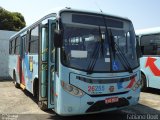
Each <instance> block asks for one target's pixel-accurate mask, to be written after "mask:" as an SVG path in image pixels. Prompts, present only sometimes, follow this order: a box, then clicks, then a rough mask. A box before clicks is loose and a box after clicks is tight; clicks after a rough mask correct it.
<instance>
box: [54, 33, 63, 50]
mask: <svg viewBox="0 0 160 120" xmlns="http://www.w3.org/2000/svg"><path fill="white" fill-rule="evenodd" d="M62 45H63V39H62V32H61V31H60V30H55V31H54V47H55V48H61V47H62Z"/></svg>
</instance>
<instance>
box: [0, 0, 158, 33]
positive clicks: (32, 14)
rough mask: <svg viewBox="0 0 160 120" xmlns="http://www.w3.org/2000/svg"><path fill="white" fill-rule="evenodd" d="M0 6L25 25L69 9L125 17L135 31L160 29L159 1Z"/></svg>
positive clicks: (37, 0) (35, 0)
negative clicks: (63, 9)
mask: <svg viewBox="0 0 160 120" xmlns="http://www.w3.org/2000/svg"><path fill="white" fill-rule="evenodd" d="M0 6H1V7H3V8H4V9H6V10H8V11H12V12H20V13H21V14H22V15H23V16H24V18H25V21H26V23H27V25H30V24H32V23H34V22H35V21H37V20H38V19H39V18H41V17H43V16H44V15H45V13H48V11H51V10H52V9H57V8H65V7H71V8H76V9H83V10H90V11H97V12H100V9H101V10H102V11H103V12H104V13H109V14H113V15H118V16H122V17H127V18H129V19H130V20H132V22H133V25H134V28H135V30H138V29H145V28H151V27H160V0H0Z"/></svg>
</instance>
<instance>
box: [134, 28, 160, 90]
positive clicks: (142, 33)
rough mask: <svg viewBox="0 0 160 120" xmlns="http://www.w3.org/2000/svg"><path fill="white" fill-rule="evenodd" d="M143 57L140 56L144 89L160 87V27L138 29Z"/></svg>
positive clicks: (137, 33)
mask: <svg viewBox="0 0 160 120" xmlns="http://www.w3.org/2000/svg"><path fill="white" fill-rule="evenodd" d="M136 35H137V39H138V40H139V43H140V47H141V53H142V57H141V58H140V66H141V73H142V75H141V77H142V90H143V91H145V90H146V89H147V87H150V88H157V89H160V81H159V80H160V27H156V28H149V29H143V30H137V31H136Z"/></svg>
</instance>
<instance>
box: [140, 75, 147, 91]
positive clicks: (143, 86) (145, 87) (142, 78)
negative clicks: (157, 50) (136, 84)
mask: <svg viewBox="0 0 160 120" xmlns="http://www.w3.org/2000/svg"><path fill="white" fill-rule="evenodd" d="M141 81H142V83H141V85H142V87H141V91H142V92H144V91H146V90H147V81H146V76H145V75H144V74H141Z"/></svg>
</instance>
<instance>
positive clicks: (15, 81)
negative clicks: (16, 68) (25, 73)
mask: <svg viewBox="0 0 160 120" xmlns="http://www.w3.org/2000/svg"><path fill="white" fill-rule="evenodd" d="M13 83H14V86H15V87H16V88H20V85H19V84H18V83H17V80H16V73H15V72H14V73H13Z"/></svg>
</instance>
